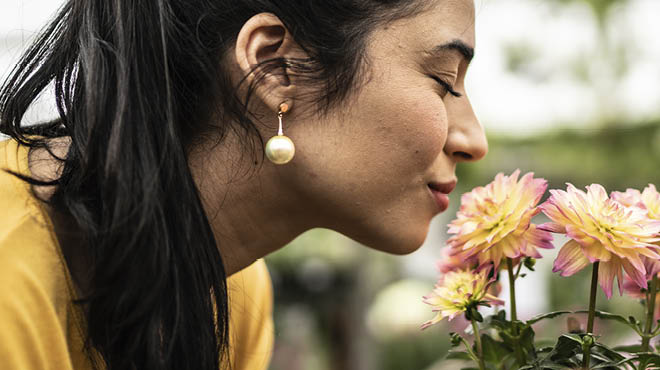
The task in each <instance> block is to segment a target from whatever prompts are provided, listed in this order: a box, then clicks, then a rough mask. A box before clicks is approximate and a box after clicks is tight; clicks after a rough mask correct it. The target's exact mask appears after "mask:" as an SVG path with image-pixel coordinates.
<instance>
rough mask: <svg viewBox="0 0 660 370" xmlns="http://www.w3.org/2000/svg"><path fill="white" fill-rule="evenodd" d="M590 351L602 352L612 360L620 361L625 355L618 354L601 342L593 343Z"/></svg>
mask: <svg viewBox="0 0 660 370" xmlns="http://www.w3.org/2000/svg"><path fill="white" fill-rule="evenodd" d="M592 352H596V353H602V354H604V355H605V356H607V357H608V358H609V359H610V360H612V361H615V362H616V361H621V360H624V359H625V358H626V357H625V356H623V355H621V354H619V353H618V352H617V351H615V350H613V349H612V348H610V347H608V346H606V345H604V344H603V343H598V342H596V343H594V346H593V349H592Z"/></svg>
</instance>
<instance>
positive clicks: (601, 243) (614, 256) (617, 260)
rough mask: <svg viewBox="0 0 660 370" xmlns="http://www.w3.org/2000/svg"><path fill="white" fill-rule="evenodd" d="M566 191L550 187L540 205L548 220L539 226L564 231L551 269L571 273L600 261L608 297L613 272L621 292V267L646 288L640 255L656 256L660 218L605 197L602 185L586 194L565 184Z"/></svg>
mask: <svg viewBox="0 0 660 370" xmlns="http://www.w3.org/2000/svg"><path fill="white" fill-rule="evenodd" d="M567 185H568V189H567V191H563V190H550V194H551V196H550V198H549V199H548V200H547V201H546V202H545V203H543V204H542V205H540V206H539V208H540V209H542V211H543V213H544V214H545V215H546V216H548V217H549V218H550V219H551V220H552V221H551V222H548V223H545V224H542V225H539V229H542V230H547V231H552V232H555V233H562V234H566V235H567V236H568V237H569V238H571V240H569V241H568V242H567V243H566V244H564V246H563V247H562V248H561V250H560V251H559V255H558V256H557V259H556V260H555V263H554V267H553V269H552V270H553V272H557V271H560V275H561V276H570V275H573V274H574V273H576V272H578V271H580V270H582V269H583V268H584V267H585V266H586V265H588V264H589V263H594V262H596V261H599V262H600V267H599V270H598V281H599V283H600V285H601V287H602V288H603V291H604V292H605V294H606V295H607V298H608V299H609V298H610V297H611V296H612V286H613V283H614V277H615V276H616V277H617V281H618V284H619V293H621V294H623V288H622V284H623V271H622V269H623V270H624V271H625V272H626V274H627V275H628V276H630V278H631V279H632V280H633V281H634V282H635V283H636V284H637V285H638V286H639V287H641V288H646V287H647V284H646V282H647V279H646V267H645V266H644V261H643V260H642V257H644V256H645V257H648V258H651V259H653V260H656V259H659V258H660V254H658V248H659V247H658V246H657V245H655V244H653V243H655V242H657V241H660V238H658V237H657V236H658V233H659V232H660V221H657V220H652V219H650V218H648V217H647V213H646V212H644V211H643V210H642V209H641V208H639V207H626V206H624V205H623V204H621V203H619V202H618V201H615V200H612V199H610V198H609V197H608V196H607V192H606V191H605V188H603V186H602V185H599V184H592V185H590V186H588V187H587V193H585V192H584V191H581V190H578V189H576V188H575V186H573V185H572V184H567Z"/></svg>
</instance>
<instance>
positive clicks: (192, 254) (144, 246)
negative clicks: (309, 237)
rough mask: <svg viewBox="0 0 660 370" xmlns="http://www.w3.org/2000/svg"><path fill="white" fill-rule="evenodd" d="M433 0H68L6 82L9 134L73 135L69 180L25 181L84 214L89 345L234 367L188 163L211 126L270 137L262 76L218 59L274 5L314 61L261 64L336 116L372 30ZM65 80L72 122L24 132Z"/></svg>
mask: <svg viewBox="0 0 660 370" xmlns="http://www.w3.org/2000/svg"><path fill="white" fill-rule="evenodd" d="M422 2H423V1H420V0H417V1H412V0H408V1H406V0H332V1H328V0H270V1H269V0H186V1H174V0H106V1H86V0H69V1H67V2H66V3H65V4H64V5H63V6H62V7H61V8H60V9H59V11H58V12H57V13H56V15H55V16H54V18H53V19H52V20H51V21H50V22H49V24H48V25H47V26H46V27H45V28H44V29H43V30H42V31H41V32H40V34H39V35H38V36H37V37H36V38H35V40H34V41H33V42H32V44H31V45H30V47H29V48H28V49H27V50H26V52H25V53H24V54H23V56H22V57H21V59H20V60H19V62H18V63H17V65H16V66H15V67H14V68H13V70H12V71H11V73H10V75H9V77H8V78H7V80H6V81H5V82H4V83H3V86H2V88H1V89H0V132H1V133H3V134H6V135H9V136H10V137H11V138H13V139H15V140H16V141H18V142H19V143H20V144H21V145H26V146H28V147H30V150H34V149H35V148H44V149H46V150H47V151H48V152H49V153H51V155H53V156H54V154H53V153H52V148H50V147H49V145H48V143H49V142H48V139H51V138H57V137H67V138H70V146H69V149H68V152H67V153H66V155H65V156H64V157H63V158H58V159H59V160H60V163H61V165H62V166H61V169H62V172H61V175H59V177H58V178H57V179H56V180H53V181H40V180H38V179H35V178H31V177H28V176H23V175H20V174H17V173H14V175H15V176H18V177H20V178H21V179H23V180H24V181H26V182H28V183H30V184H32V185H42V186H43V185H45V186H56V188H55V189H54V190H55V191H54V193H53V195H52V196H51V197H50V198H48V199H41V201H43V202H45V203H47V204H48V205H49V206H50V207H51V208H52V209H54V210H56V211H57V212H60V213H61V214H62V215H66V216H67V217H69V218H70V220H72V222H73V224H74V225H75V230H76V235H78V236H79V237H80V240H81V248H82V249H80V250H79V251H78V252H80V253H85V255H88V256H89V260H88V263H89V266H88V268H89V277H88V279H89V281H88V282H86V283H87V284H88V285H89V287H90V289H89V290H88V291H86V294H85V295H84V296H83V297H81V299H80V300H78V301H77V303H79V304H82V305H84V306H85V311H84V312H85V315H86V327H87V338H86V339H87V340H86V348H87V350H88V351H89V350H95V351H97V352H98V354H100V355H101V356H102V359H103V361H104V362H105V365H106V367H107V368H108V369H195V370H200V369H206V370H210V369H217V368H218V365H219V363H223V361H225V360H226V356H227V347H228V301H227V289H226V274H225V270H224V267H223V261H222V259H221V256H220V253H219V251H218V248H217V244H216V243H217V242H221V241H217V240H215V238H214V235H213V233H212V231H211V228H210V225H209V222H208V219H207V216H206V215H205V212H204V209H203V207H202V203H201V200H200V194H199V192H198V189H197V187H196V185H195V183H194V181H193V178H192V176H191V173H190V169H189V167H188V161H187V158H188V150H189V149H190V148H191V147H192V146H194V145H195V140H196V139H198V138H200V137H201V136H202V135H204V133H208V132H209V130H213V132H214V133H215V134H218V137H220V138H222V137H223V136H224V133H225V132H227V130H230V129H231V130H235V131H237V132H239V133H241V132H242V136H243V137H245V138H248V137H258V138H259V141H260V144H261V145H262V146H263V139H262V138H261V137H260V136H259V135H254V134H257V133H258V131H257V130H256V126H255V123H254V118H253V117H251V115H250V112H249V109H248V105H249V104H248V101H249V98H250V95H251V92H252V91H253V89H254V84H256V83H258V82H259V80H258V79H254V83H253V84H252V85H250V87H249V88H248V89H247V91H248V93H247V96H239V94H238V93H237V91H238V87H237V86H232V84H231V82H230V78H229V72H228V71H226V70H224V69H223V68H221V67H218V66H219V65H220V63H219V61H220V60H221V59H222V56H223V55H225V53H226V52H227V51H228V50H229V49H230V48H231V47H232V46H233V45H234V43H235V40H236V36H237V34H238V32H239V30H240V29H241V27H242V26H243V24H244V23H245V22H246V21H247V20H248V19H249V18H250V17H252V16H254V15H255V14H258V13H261V12H269V13H273V14H275V15H276V16H278V17H279V18H280V19H281V21H282V22H283V23H284V24H285V26H286V27H287V29H288V30H289V32H291V34H292V36H293V38H294V40H295V41H296V42H297V43H298V44H299V45H300V46H301V47H302V48H303V49H304V50H305V51H306V52H307V54H308V55H309V58H306V59H304V60H284V59H277V60H269V61H267V62H264V63H263V64H262V65H260V66H257V68H255V73H256V72H259V73H261V74H263V73H265V72H267V71H268V70H269V68H282V67H284V68H287V69H288V72H289V73H297V74H299V75H301V76H305V77H306V79H307V81H308V82H310V83H313V86H315V87H317V89H316V91H317V93H316V94H315V96H314V99H315V101H316V103H317V107H318V108H319V110H320V111H327V109H329V108H330V107H332V106H333V105H334V104H336V103H338V102H341V101H343V100H346V99H347V97H348V96H349V95H350V92H351V91H354V90H355V89H356V88H358V86H359V85H360V83H361V81H363V80H364V72H365V70H366V68H365V66H366V65H368V63H367V61H368V60H367V59H366V58H367V56H366V55H365V53H364V50H365V47H366V45H367V42H368V38H369V35H370V32H371V31H372V30H374V29H375V27H376V26H378V25H380V24H384V23H386V22H389V21H393V20H396V19H399V18H404V17H407V16H411V15H413V14H415V13H416V12H418V11H419V10H420V9H421V6H420V3H422ZM51 83H54V90H55V103H56V106H57V111H58V118H57V119H54V120H52V121H48V122H41V123H38V124H36V125H29V126H26V125H22V124H21V122H22V120H23V116H24V115H25V112H26V111H27V109H28V108H29V107H30V105H31V104H32V103H33V101H34V100H35V99H36V98H37V97H38V96H39V95H40V93H41V92H42V91H43V90H44V89H45V88H47V87H48V86H49V85H50V84H51ZM218 114H219V116H218ZM211 117H220V118H219V119H214V120H213V122H211ZM219 122H221V123H219ZM246 143H247V140H246ZM262 153H263V152H262ZM261 159H262V162H263V155H262V158H261ZM35 196H36V193H35ZM67 263H68V264H69V265H70V261H69V260H68V259H67Z"/></svg>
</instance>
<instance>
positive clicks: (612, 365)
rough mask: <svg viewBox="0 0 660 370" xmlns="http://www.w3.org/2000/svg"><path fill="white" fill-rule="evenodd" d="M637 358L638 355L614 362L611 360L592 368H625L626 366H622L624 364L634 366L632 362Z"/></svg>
mask: <svg viewBox="0 0 660 370" xmlns="http://www.w3.org/2000/svg"><path fill="white" fill-rule="evenodd" d="M636 360H637V357H631V358H627V359H624V360H621V361H619V362H613V363H612V362H610V363H602V364H598V365H595V366H592V367H591V368H592V369H604V368H614V369H624V367H622V365H629V366H632V365H631V364H630V363H631V362H633V361H636ZM626 368H627V367H626ZM633 368H634V367H633Z"/></svg>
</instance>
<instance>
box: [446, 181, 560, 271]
mask: <svg viewBox="0 0 660 370" xmlns="http://www.w3.org/2000/svg"><path fill="white" fill-rule="evenodd" d="M519 174H520V170H519V169H517V170H516V171H514V172H513V174H511V176H504V175H503V174H502V173H498V174H497V176H495V180H494V181H493V182H491V183H490V184H488V185H486V186H485V187H484V186H479V187H477V188H475V189H473V190H472V191H471V192H469V193H465V194H463V196H462V197H461V207H460V209H459V211H458V213H457V218H456V219H455V220H453V221H452V222H451V223H450V224H449V231H448V233H450V234H456V235H454V236H452V237H451V238H449V240H448V241H447V243H448V244H449V246H450V247H451V249H452V251H451V254H452V255H459V257H460V258H463V259H468V258H472V257H474V256H476V258H477V259H478V261H479V267H480V268H482V267H484V266H486V265H488V264H489V263H490V262H493V264H494V267H495V269H497V267H498V266H499V264H500V262H501V261H502V258H504V257H508V258H513V259H515V258H519V257H523V256H527V257H533V258H541V254H540V253H539V252H538V251H537V250H536V248H537V247H539V248H546V249H552V248H553V245H552V243H551V241H552V234H550V233H549V232H547V231H545V230H540V229H538V228H537V227H536V225H534V224H532V223H531V220H532V217H534V216H535V215H536V214H538V213H539V212H541V210H540V209H538V208H537V207H536V205H537V204H538V202H539V200H541V197H542V196H543V194H544V193H545V190H546V188H547V181H546V180H545V179H540V178H537V179H535V178H533V176H534V173H532V172H529V173H527V174H526V175H525V176H523V177H522V178H521V179H520V181H518V175H519Z"/></svg>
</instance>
